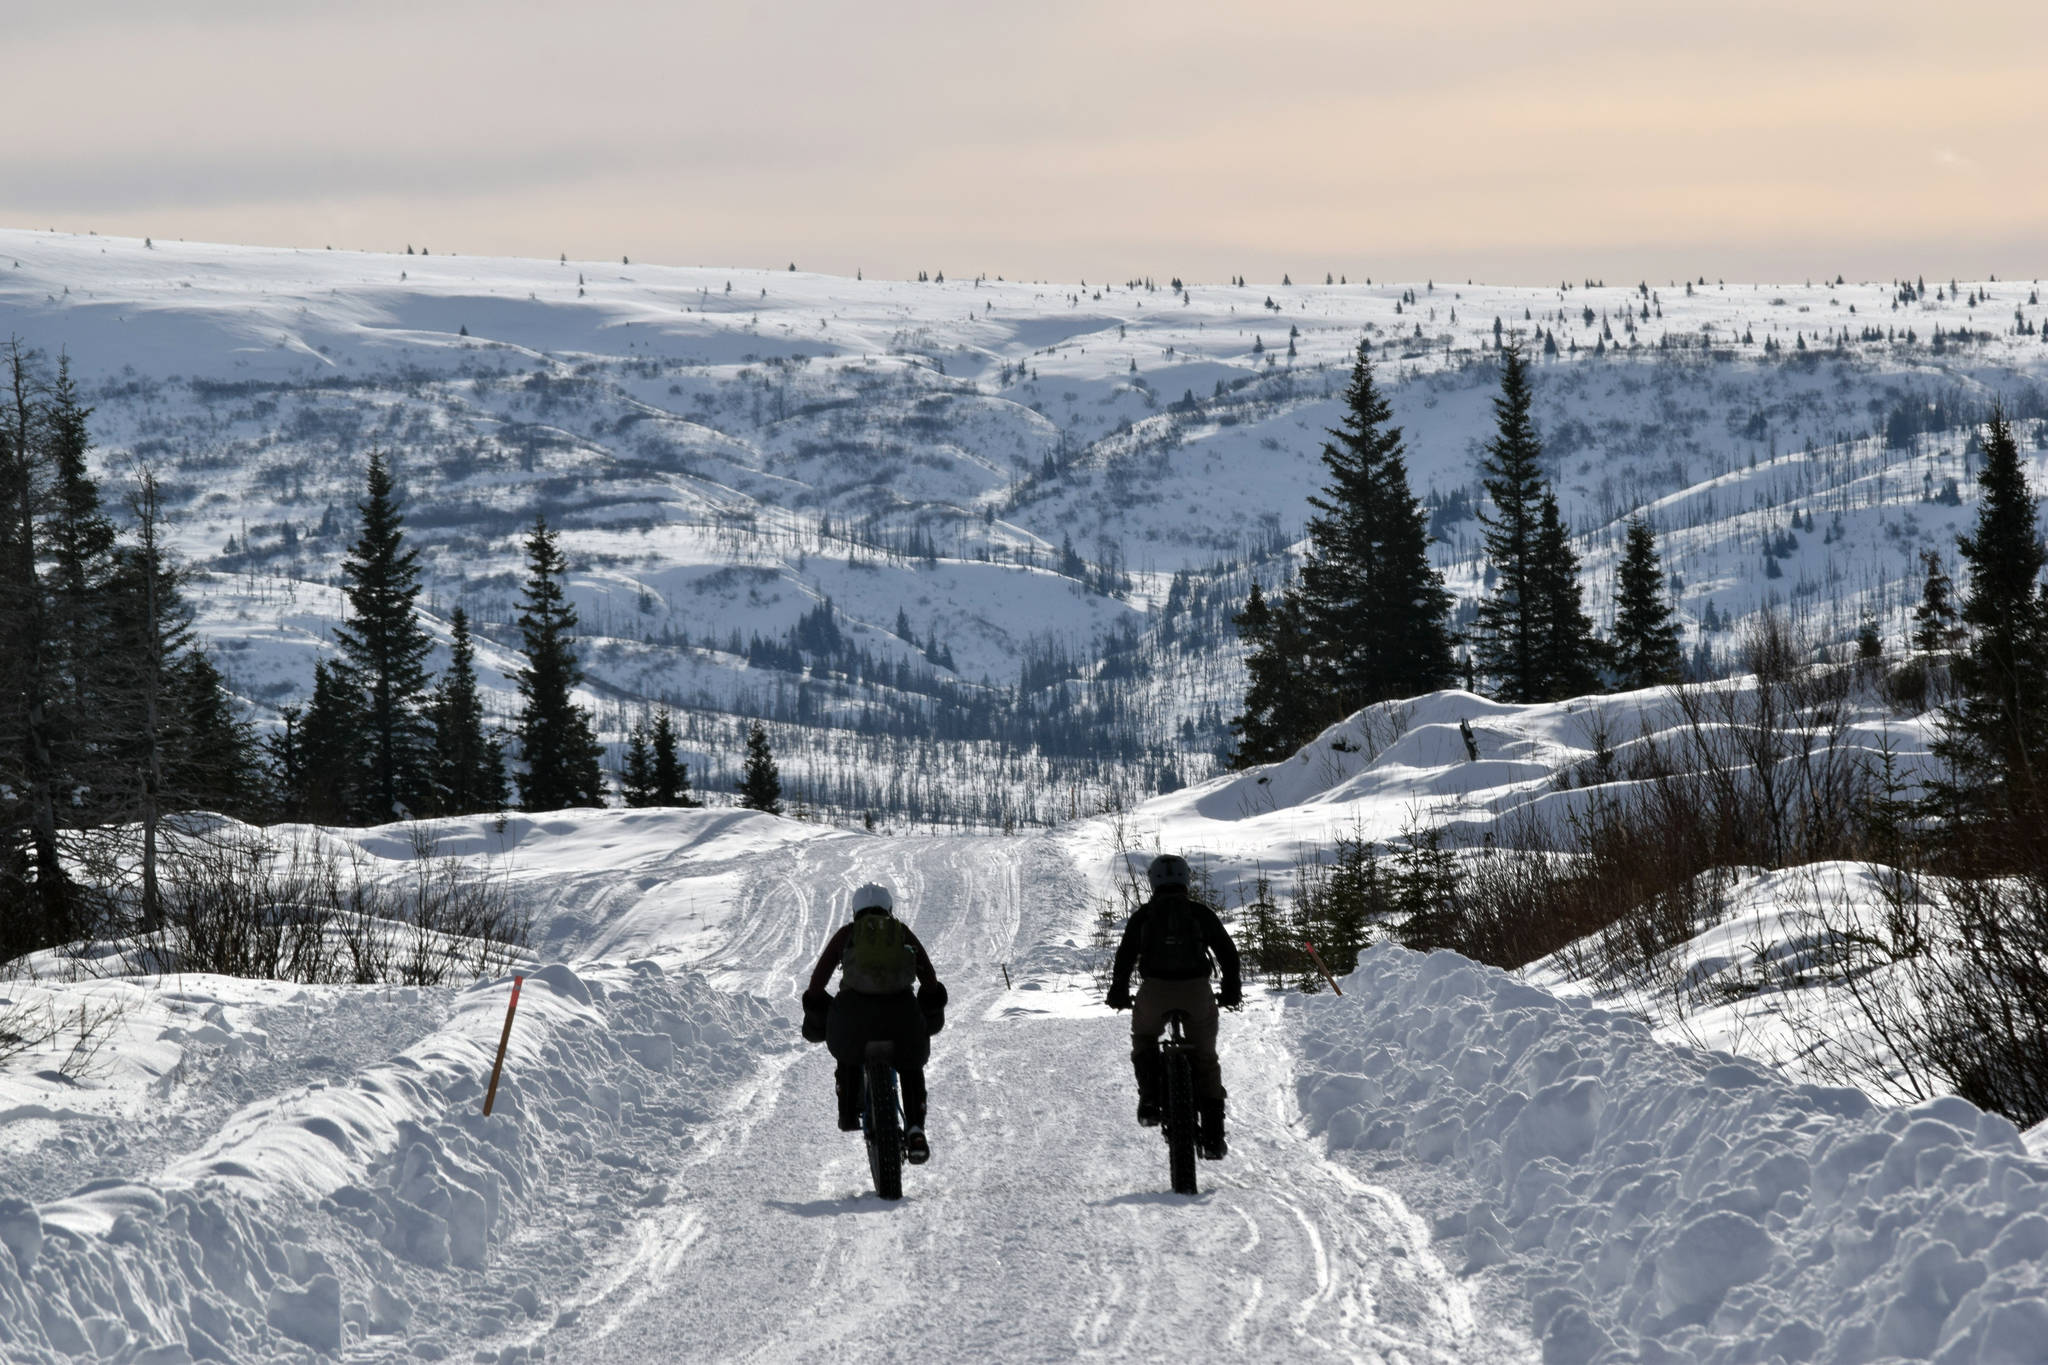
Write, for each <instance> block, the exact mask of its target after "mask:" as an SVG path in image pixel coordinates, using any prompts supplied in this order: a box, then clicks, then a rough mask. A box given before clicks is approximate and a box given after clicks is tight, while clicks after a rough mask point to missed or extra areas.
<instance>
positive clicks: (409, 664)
mask: <svg viewBox="0 0 2048 1365" xmlns="http://www.w3.org/2000/svg"><path fill="white" fill-rule="evenodd" d="M356 510H357V512H358V513H360V514H361V516H362V529H361V531H360V533H359V534H358V535H357V537H356V543H355V545H354V546H352V547H351V548H350V550H349V555H348V558H346V559H344V560H343V561H342V564H341V575H342V579H343V582H344V585H345V586H344V587H343V589H342V591H343V592H344V593H345V594H346V595H347V597H348V604H349V613H350V615H349V620H348V621H347V622H346V623H344V624H343V625H340V626H337V627H335V631H334V636H335V640H336V642H337V643H338V644H339V645H340V646H341V652H342V657H343V658H344V659H345V660H347V668H348V676H349V679H350V681H351V682H352V683H353V684H354V685H355V686H357V687H359V688H361V689H362V690H363V692H364V694H365V703H364V707H363V722H364V726H365V730H364V734H363V737H362V742H363V744H364V746H365V748H366V750H367V758H368V766H369V782H368V784H367V786H366V787H365V788H364V791H363V793H362V796H363V803H362V806H361V809H360V812H359V813H360V815H361V816H362V817H364V818H366V819H368V820H370V821H371V822H373V823H382V822H384V821H387V820H395V819H399V818H401V817H402V816H403V815H405V814H406V813H408V812H411V813H414V814H422V813H424V812H425V810H426V808H427V806H428V805H429V804H431V802H432V800H433V782H432V764H433V737H432V734H431V732H430V730H429V728H428V725H427V721H426V717H425V716H424V714H423V706H424V702H425V694H426V690H427V670H426V659H427V654H428V652H429V651H430V650H431V649H432V648H433V641H432V640H431V639H429V638H428V636H427V632H426V629H425V627H423V626H421V625H420V622H419V617H418V616H417V615H416V614H415V612H414V608H413V602H414V599H415V598H417V597H418V596H419V591H420V574H419V552H418V551H417V550H415V549H412V548H411V547H410V546H407V545H406V544H405V537H404V525H405V523H404V518H403V517H401V516H400V515H399V511H398V501H397V498H396V496H395V495H394V493H393V489H392V480H391V471H390V468H389V467H388V466H387V465H386V464H385V462H384V457H383V456H382V455H381V454H379V453H377V452H375V451H372V452H371V454H370V469H369V474H368V477H367V479H366V480H365V497H364V499H363V501H362V502H360V503H358V504H356Z"/></svg>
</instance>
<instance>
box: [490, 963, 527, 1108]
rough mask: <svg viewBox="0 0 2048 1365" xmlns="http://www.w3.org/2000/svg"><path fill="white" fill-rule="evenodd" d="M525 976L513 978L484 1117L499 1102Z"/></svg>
mask: <svg viewBox="0 0 2048 1365" xmlns="http://www.w3.org/2000/svg"><path fill="white" fill-rule="evenodd" d="M524 980H526V978H525V977H523V976H515V977H513V978H512V999H511V1001H510V1003H508V1004H507V1005H506V1006H505V1031H504V1032H503V1033H500V1034H499V1035H498V1060H497V1061H495V1062H492V1063H491V1088H490V1089H489V1090H487V1091H485V1092H484V1117H485V1118H489V1117H490V1116H491V1106H492V1105H493V1104H496V1103H497V1102H498V1073H499V1072H501V1071H503V1070H504V1069H505V1044H507V1043H509V1042H511V1041H512V1012H513V1011H514V1010H516V1009H518V1008H519V983H520V982H522V981H524Z"/></svg>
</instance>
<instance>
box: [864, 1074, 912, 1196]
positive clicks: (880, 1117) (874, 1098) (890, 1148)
mask: <svg viewBox="0 0 2048 1365" xmlns="http://www.w3.org/2000/svg"><path fill="white" fill-rule="evenodd" d="M864 1088H865V1089H866V1091H867V1095H866V1110H867V1112H866V1113H865V1114H864V1115H863V1117H864V1118H865V1120H866V1123H865V1125H864V1127H865V1128H866V1130H867V1142H868V1172H869V1174H871V1175H872V1176H873V1177H874V1180H875V1193H876V1194H877V1195H879V1196H880V1197H882V1198H883V1199H901V1198H902V1197H903V1122H902V1115H901V1113H900V1112H899V1111H898V1110H897V1108H896V1068H895V1066H894V1064H892V1063H890V1062H884V1061H872V1062H869V1063H868V1064H867V1070H866V1085H865V1087H864Z"/></svg>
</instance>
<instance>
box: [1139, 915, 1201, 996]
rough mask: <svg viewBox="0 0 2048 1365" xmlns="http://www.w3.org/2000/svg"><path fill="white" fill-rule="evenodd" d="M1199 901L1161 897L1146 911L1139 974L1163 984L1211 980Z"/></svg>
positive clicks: (1140, 948) (1140, 944)
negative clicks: (1163, 982) (1167, 982)
mask: <svg viewBox="0 0 2048 1365" xmlns="http://www.w3.org/2000/svg"><path fill="white" fill-rule="evenodd" d="M1203 908H1204V907H1203V906H1202V904H1201V903H1200V902H1199V901H1193V900H1189V899H1188V898H1187V897H1186V896H1172V897H1161V898H1158V899H1155V900H1153V901H1152V902H1151V903H1150V904H1149V905H1148V906H1147V907H1146V914H1145V931H1144V934H1143V936H1142V937H1141V938H1140V939H1139V940H1138V971H1139V973H1140V974H1142V975H1143V976H1145V977H1147V978H1151V979H1158V980H1162V981H1190V980H1195V979H1197V978H1199V979H1201V980H1205V981H1206V980H1207V979H1208V977H1209V947H1208V945H1207V944H1206V943H1204V942H1203V941H1202V921H1201V913H1202V910H1203Z"/></svg>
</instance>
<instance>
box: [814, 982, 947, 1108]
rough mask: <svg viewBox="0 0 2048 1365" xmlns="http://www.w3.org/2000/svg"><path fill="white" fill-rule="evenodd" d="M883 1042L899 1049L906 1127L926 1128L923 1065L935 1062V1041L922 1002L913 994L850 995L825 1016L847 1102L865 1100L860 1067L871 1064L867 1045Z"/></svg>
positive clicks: (837, 1001) (827, 1040)
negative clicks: (855, 1098)
mask: <svg viewBox="0 0 2048 1365" xmlns="http://www.w3.org/2000/svg"><path fill="white" fill-rule="evenodd" d="M878 1042H891V1043H894V1044H895V1045H896V1075H897V1078H898V1082H899V1083H900V1084H901V1085H902V1087H903V1122H904V1124H905V1126H907V1127H911V1128H922V1127H924V1108H925V1093H924V1064H925V1063H926V1062H927V1061H929V1060H930V1059H931V1055H932V1040H931V1035H930V1034H929V1033H927V1032H926V1031H925V1027H924V1012H923V1011H921V1010H920V1009H918V1007H917V997H916V996H915V995H914V994H912V993H911V992H909V991H899V992H897V993H896V994H894V995H862V994H861V993H860V992H859V991H846V990H842V991H841V992H839V994H838V995H836V996H834V997H833V1000H832V1010H831V1013H829V1014H827V1015H826V1016H825V1046H826V1047H828V1048H830V1049H831V1050H832V1060H833V1061H834V1062H835V1063H837V1066H836V1067H835V1069H834V1075H835V1077H836V1078H837V1080H838V1082H839V1093H840V1094H841V1095H842V1096H857V1095H859V1094H860V1072H861V1065H862V1063H864V1062H865V1061H866V1060H867V1048H868V1044H869V1043H878Z"/></svg>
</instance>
